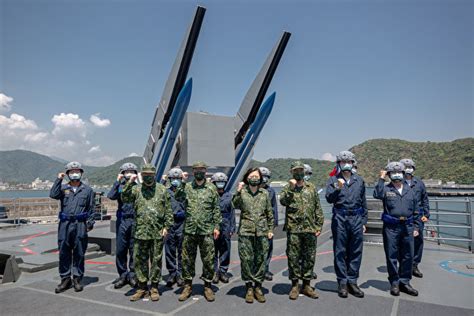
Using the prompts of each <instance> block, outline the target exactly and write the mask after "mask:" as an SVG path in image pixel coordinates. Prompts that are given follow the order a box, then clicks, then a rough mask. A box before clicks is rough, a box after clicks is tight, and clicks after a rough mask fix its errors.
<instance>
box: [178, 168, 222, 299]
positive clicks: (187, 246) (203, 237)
mask: <svg viewBox="0 0 474 316" xmlns="http://www.w3.org/2000/svg"><path fill="white" fill-rule="evenodd" d="M206 172H207V165H206V164H205V163H204V162H201V161H198V162H196V163H194V164H193V175H194V180H193V181H192V182H191V183H186V184H185V185H182V186H181V187H179V189H178V190H176V193H175V199H176V200H177V201H178V202H180V203H183V204H184V207H185V212H186V215H185V217H186V219H185V221H184V238H183V253H182V257H183V263H182V264H183V275H182V276H183V279H184V282H185V283H184V288H183V292H182V293H181V295H180V296H179V301H181V302H183V301H185V300H187V299H188V298H189V297H190V296H191V295H192V282H193V278H194V275H195V263H196V255H197V248H198V247H199V250H200V255H201V260H202V264H203V267H202V269H203V271H202V276H201V279H203V280H204V297H205V298H206V300H207V301H209V302H212V301H214V291H213V290H212V288H211V281H212V279H213V278H214V240H213V235H214V239H217V238H218V237H219V233H220V232H219V225H220V223H221V220H222V216H221V211H220V207H219V194H218V193H217V189H216V187H215V186H214V185H213V184H212V183H209V182H207V181H206Z"/></svg>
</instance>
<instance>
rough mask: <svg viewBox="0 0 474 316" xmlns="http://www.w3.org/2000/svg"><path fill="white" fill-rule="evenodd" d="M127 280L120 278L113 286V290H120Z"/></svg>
mask: <svg viewBox="0 0 474 316" xmlns="http://www.w3.org/2000/svg"><path fill="white" fill-rule="evenodd" d="M127 283H128V282H127V280H125V278H120V279H119V280H118V282H117V283H115V284H114V289H121V288H123V287H124V286H125V285H127Z"/></svg>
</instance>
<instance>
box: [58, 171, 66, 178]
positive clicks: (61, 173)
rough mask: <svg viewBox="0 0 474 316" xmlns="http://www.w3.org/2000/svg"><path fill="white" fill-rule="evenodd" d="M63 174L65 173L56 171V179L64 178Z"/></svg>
mask: <svg viewBox="0 0 474 316" xmlns="http://www.w3.org/2000/svg"><path fill="white" fill-rule="evenodd" d="M65 176H66V174H65V173H64V172H60V173H58V179H64V177H65Z"/></svg>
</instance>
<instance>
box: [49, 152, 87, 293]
mask: <svg viewBox="0 0 474 316" xmlns="http://www.w3.org/2000/svg"><path fill="white" fill-rule="evenodd" d="M83 173H84V170H83V169H82V166H81V164H80V163H78V162H76V161H73V162H70V163H68V164H67V165H66V172H65V173H59V174H58V177H57V179H56V180H55V181H54V184H53V187H52V188H51V191H50V193H49V196H50V197H51V198H52V199H55V200H59V201H60V203H61V209H60V212H59V227H58V247H59V275H60V277H61V283H60V284H59V285H58V286H57V287H56V290H55V292H56V293H61V292H64V291H66V290H67V289H69V288H70V287H71V286H73V287H74V290H75V291H76V292H80V291H82V290H83V285H82V283H81V280H82V277H83V276H84V255H85V252H86V249H87V232H88V231H90V230H92V228H93V227H94V206H95V197H94V191H93V190H92V189H91V188H90V187H89V186H88V185H86V184H85V183H83V182H82V181H81V178H82V175H83ZM66 176H67V177H68V178H69V182H68V183H67V184H62V181H63V179H64V177H66ZM71 276H72V278H73V279H72V280H71Z"/></svg>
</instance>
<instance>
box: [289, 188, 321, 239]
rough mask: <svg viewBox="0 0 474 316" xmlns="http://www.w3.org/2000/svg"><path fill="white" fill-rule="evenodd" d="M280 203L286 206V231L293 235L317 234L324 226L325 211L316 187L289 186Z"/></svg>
mask: <svg viewBox="0 0 474 316" xmlns="http://www.w3.org/2000/svg"><path fill="white" fill-rule="evenodd" d="M280 203H281V205H283V206H286V213H285V227H284V230H286V231H288V232H292V233H316V232H318V231H321V229H322V227H323V224H324V215H323V209H322V208H321V202H320V201H319V194H318V192H317V191H316V187H315V186H314V185H313V184H312V183H310V182H306V181H305V182H304V185H303V186H302V187H295V188H293V189H291V188H290V185H289V184H287V185H286V186H285V187H284V188H283V190H282V191H281V193H280Z"/></svg>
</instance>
